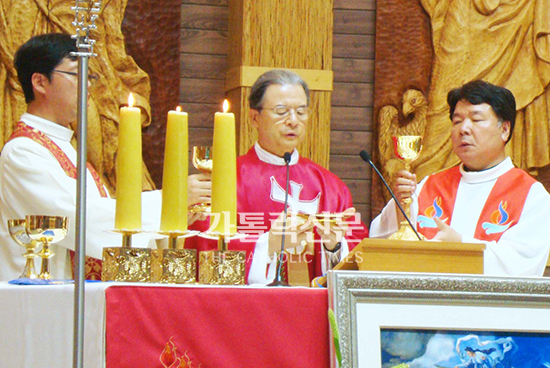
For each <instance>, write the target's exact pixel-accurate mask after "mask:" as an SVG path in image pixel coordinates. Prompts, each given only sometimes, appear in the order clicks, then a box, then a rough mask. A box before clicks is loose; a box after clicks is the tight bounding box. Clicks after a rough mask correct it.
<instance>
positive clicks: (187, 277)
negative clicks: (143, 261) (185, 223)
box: [151, 230, 198, 284]
mask: <svg viewBox="0 0 550 368" xmlns="http://www.w3.org/2000/svg"><path fill="white" fill-rule="evenodd" d="M158 233H159V234H162V235H166V236H168V249H153V250H152V252H151V282H160V283H166V284H195V283H196V282H197V251H196V250H195V249H183V244H181V245H179V244H178V241H177V240H178V238H179V237H183V238H187V237H191V236H195V235H196V234H197V233H198V231H191V230H186V231H159V232H158Z"/></svg>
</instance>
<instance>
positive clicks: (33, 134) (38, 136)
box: [9, 121, 107, 280]
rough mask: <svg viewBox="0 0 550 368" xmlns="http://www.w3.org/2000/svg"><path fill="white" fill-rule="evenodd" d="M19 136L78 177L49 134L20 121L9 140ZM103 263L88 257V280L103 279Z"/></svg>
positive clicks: (102, 191)
mask: <svg viewBox="0 0 550 368" xmlns="http://www.w3.org/2000/svg"><path fill="white" fill-rule="evenodd" d="M19 137H25V138H30V139H32V140H33V141H34V142H36V143H38V144H40V145H41V146H42V147H44V148H46V149H47V150H48V151H50V153H51V154H52V156H53V157H55V159H56V160H57V162H59V165H60V166H61V168H62V169H63V171H64V172H65V174H67V176H68V177H70V178H73V179H76V173H77V170H76V167H75V166H74V164H73V163H72V162H71V160H70V159H69V157H67V155H66V154H65V152H63V150H62V149H61V148H59V146H58V145H57V144H55V142H54V141H52V140H51V139H50V138H49V137H48V136H47V135H45V134H44V133H42V132H41V131H40V130H38V129H34V128H31V127H30V126H28V125H27V124H25V123H23V122H22V121H20V122H19V123H18V124H17V127H16V128H15V130H14V131H13V133H12V135H11V136H10V139H9V140H12V139H14V138H19ZM86 167H87V168H88V171H89V172H90V174H91V175H92V177H93V178H94V182H95V184H96V186H97V189H98V191H99V193H100V194H101V196H102V197H107V192H106V191H105V187H104V186H103V184H101V180H100V178H99V175H98V174H97V172H96V171H95V170H94V168H93V167H92V165H90V164H89V163H87V164H86ZM69 254H70V256H71V264H72V270H73V277H74V262H75V260H74V256H75V252H74V251H72V250H69ZM101 263H102V261H101V260H99V259H96V258H93V257H86V264H85V266H84V267H85V277H86V279H87V280H101Z"/></svg>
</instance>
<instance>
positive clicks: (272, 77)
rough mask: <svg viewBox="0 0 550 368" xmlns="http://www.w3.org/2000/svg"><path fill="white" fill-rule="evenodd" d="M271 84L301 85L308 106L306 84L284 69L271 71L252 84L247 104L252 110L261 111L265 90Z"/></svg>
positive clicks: (296, 75)
mask: <svg viewBox="0 0 550 368" xmlns="http://www.w3.org/2000/svg"><path fill="white" fill-rule="evenodd" d="M273 84H278V85H285V84H289V85H301V86H302V87H303V88H304V92H305V93H306V97H307V105H308V106H309V88H308V86H307V83H306V82H305V81H304V80H303V79H302V78H301V77H300V76H299V75H298V74H296V73H294V72H292V71H290V70H286V69H273V70H270V71H268V72H265V73H264V74H262V75H260V77H259V78H258V79H257V80H256V82H254V85H253V86H252V90H251V91H250V96H249V97H248V102H249V103H250V108H251V109H253V110H258V111H261V110H262V104H263V102H264V101H263V100H264V96H265V91H266V90H267V88H268V87H269V86H271V85H273Z"/></svg>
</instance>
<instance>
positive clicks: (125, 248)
mask: <svg viewBox="0 0 550 368" xmlns="http://www.w3.org/2000/svg"><path fill="white" fill-rule="evenodd" d="M111 231H112V232H114V233H118V234H122V246H121V247H108V248H103V267H102V270H101V281H124V282H150V281H151V249H149V248H133V247H132V236H133V235H135V234H139V233H141V232H142V231H141V230H119V229H116V230H111Z"/></svg>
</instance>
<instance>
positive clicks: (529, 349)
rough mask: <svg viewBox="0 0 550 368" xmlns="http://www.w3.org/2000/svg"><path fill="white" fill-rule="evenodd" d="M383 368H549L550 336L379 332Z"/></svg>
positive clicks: (534, 334)
mask: <svg viewBox="0 0 550 368" xmlns="http://www.w3.org/2000/svg"><path fill="white" fill-rule="evenodd" d="M380 342H381V356H382V368H455V367H456V368H550V333H531V332H530V333H522V332H521V333H519V332H502V331H494V332H488V331H470V330H469V331H438V330H417V329H394V328H392V329H386V328H383V329H381V333H380Z"/></svg>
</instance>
